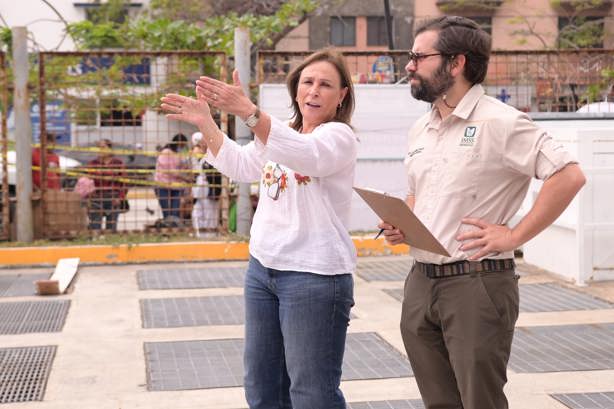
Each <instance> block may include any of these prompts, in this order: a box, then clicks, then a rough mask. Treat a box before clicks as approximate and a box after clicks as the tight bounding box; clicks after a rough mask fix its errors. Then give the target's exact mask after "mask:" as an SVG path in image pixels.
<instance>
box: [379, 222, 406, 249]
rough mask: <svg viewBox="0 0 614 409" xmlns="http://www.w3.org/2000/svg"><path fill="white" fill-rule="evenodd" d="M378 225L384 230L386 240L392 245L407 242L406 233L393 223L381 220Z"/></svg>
mask: <svg viewBox="0 0 614 409" xmlns="http://www.w3.org/2000/svg"><path fill="white" fill-rule="evenodd" d="M377 227H379V228H380V229H383V230H384V238H385V239H386V242H387V243H388V244H391V245H396V244H403V243H404V242H405V235H404V234H403V232H402V231H401V230H399V229H397V228H395V227H394V226H393V225H391V224H388V223H386V222H380V223H379V224H378V225H377Z"/></svg>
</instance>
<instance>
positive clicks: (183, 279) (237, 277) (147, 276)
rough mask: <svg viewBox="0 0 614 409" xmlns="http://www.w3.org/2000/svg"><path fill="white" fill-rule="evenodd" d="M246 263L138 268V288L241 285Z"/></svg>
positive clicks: (166, 288) (156, 288)
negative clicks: (237, 264)
mask: <svg viewBox="0 0 614 409" xmlns="http://www.w3.org/2000/svg"><path fill="white" fill-rule="evenodd" d="M246 270H247V264H245V266H240V267H201V268H165V269H157V270H138V271H137V280H138V284H139V289H140V290H172V289H189V288H227V287H243V281H244V279H245V271H246Z"/></svg>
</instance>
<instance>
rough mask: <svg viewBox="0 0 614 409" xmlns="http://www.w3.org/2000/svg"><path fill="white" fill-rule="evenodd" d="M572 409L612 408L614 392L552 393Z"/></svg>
mask: <svg viewBox="0 0 614 409" xmlns="http://www.w3.org/2000/svg"><path fill="white" fill-rule="evenodd" d="M550 396H552V397H553V398H554V399H556V400H558V401H559V402H561V403H562V404H563V405H565V406H567V407H568V408H571V409H612V408H614V392H603V393H567V394H564V393H562V394H556V395H550Z"/></svg>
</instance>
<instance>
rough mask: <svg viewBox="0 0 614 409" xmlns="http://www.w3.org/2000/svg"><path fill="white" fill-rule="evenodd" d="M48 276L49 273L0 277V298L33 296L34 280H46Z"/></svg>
mask: <svg viewBox="0 0 614 409" xmlns="http://www.w3.org/2000/svg"><path fill="white" fill-rule="evenodd" d="M50 276H51V274H50V273H45V274H16V275H9V276H0V297H21V296H28V295H35V294H36V289H35V288H34V282H35V281H36V280H46V279H48V278H49V277H50Z"/></svg>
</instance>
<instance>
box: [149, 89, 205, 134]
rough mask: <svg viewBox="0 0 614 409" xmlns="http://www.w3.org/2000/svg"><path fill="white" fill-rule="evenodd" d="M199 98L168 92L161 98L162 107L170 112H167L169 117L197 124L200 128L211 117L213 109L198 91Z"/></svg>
mask: <svg viewBox="0 0 614 409" xmlns="http://www.w3.org/2000/svg"><path fill="white" fill-rule="evenodd" d="M197 96H198V99H195V98H191V97H184V96H183V95H178V94H166V95H165V96H164V97H162V98H161V99H160V100H161V101H162V104H161V105H160V107H161V108H162V109H163V110H165V111H167V112H170V114H166V117H167V118H168V119H174V120H177V121H183V122H187V123H190V124H192V125H196V126H197V127H198V128H201V126H204V123H205V121H207V119H210V118H212V117H211V110H210V109H209V104H207V101H206V100H205V98H204V97H203V96H202V95H201V94H199V93H198V92H197Z"/></svg>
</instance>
